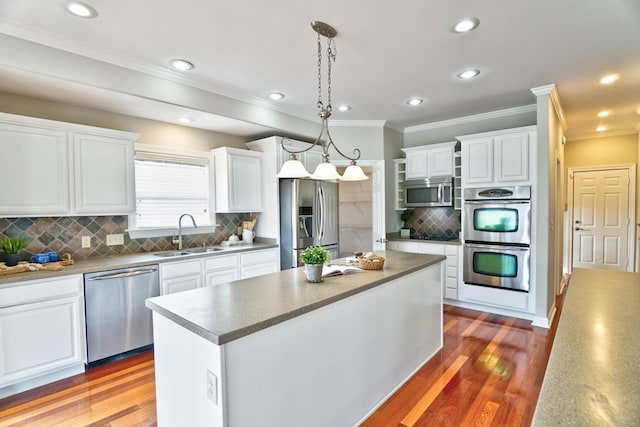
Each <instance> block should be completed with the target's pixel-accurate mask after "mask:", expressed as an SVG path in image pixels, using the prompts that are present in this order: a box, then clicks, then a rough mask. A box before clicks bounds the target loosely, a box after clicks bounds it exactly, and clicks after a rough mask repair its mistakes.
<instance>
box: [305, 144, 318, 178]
mask: <svg viewBox="0 0 640 427" xmlns="http://www.w3.org/2000/svg"><path fill="white" fill-rule="evenodd" d="M302 163H303V164H304V167H305V169H307V172H309V173H311V174H312V173H313V172H314V171H315V170H316V167H318V165H319V164H320V163H322V151H319V150H316V149H315V148H312V149H311V150H309V151H307V152H306V153H304V154H303V159H302Z"/></svg>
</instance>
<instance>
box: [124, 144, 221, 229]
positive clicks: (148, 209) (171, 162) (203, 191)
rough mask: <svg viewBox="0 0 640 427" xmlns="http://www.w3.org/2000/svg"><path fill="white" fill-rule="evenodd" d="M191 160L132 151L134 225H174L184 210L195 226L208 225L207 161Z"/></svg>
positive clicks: (139, 227) (146, 226) (141, 226)
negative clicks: (134, 180)
mask: <svg viewBox="0 0 640 427" xmlns="http://www.w3.org/2000/svg"><path fill="white" fill-rule="evenodd" d="M154 154H155V153H154ZM194 159H195V160H196V161H191V159H190V158H176V157H171V156H162V155H160V156H158V157H157V158H151V157H150V156H148V155H144V154H142V153H138V152H136V160H135V168H136V221H135V228H138V229H141V228H166V227H176V226H177V224H178V222H177V221H178V218H179V217H180V215H182V214H184V213H188V214H191V215H193V217H194V218H195V220H196V223H197V224H198V226H202V225H211V216H210V212H209V170H208V166H207V162H206V159H198V158H194ZM187 224H188V225H189V226H191V221H189V222H187V223H185V225H187Z"/></svg>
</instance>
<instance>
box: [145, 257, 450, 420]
mask: <svg viewBox="0 0 640 427" xmlns="http://www.w3.org/2000/svg"><path fill="white" fill-rule="evenodd" d="M381 255H382V256H384V257H385V258H386V263H385V267H384V269H383V270H380V271H365V272H362V273H356V274H349V275H344V276H334V277H328V278H325V281H324V282H323V283H320V284H313V283H308V282H306V280H305V276H304V271H303V269H302V268H298V269H292V270H286V271H282V272H279V273H273V274H268V275H265V276H260V277H258V278H253V279H246V280H240V281H236V282H231V283H227V284H222V285H218V286H213V287H208V288H201V289H196V290H193V291H187V292H182V293H177V294H172V295H166V296H162V297H157V298H151V299H149V300H147V306H148V307H149V308H151V309H152V310H153V322H154V340H155V363H156V365H155V369H156V401H157V408H158V425H159V426H160V427H162V426H172V425H190V426H233V427H242V426H256V425H260V426H264V427H268V426H278V427H280V426H285V425H295V426H350V425H356V424H358V423H359V422H360V421H362V420H364V419H365V418H366V417H367V416H368V415H369V414H370V413H371V412H372V411H373V410H374V409H375V408H376V407H377V406H379V405H380V404H382V403H383V402H384V401H385V399H386V398H387V397H388V396H389V395H391V394H392V393H393V392H394V391H395V390H396V389H397V388H398V387H399V386H400V385H402V383H403V382H404V381H405V380H407V379H408V378H409V377H410V376H411V375H412V374H413V373H414V372H415V371H416V370H417V369H418V368H420V366H422V365H423V364H424V363H425V362H427V361H428V360H429V359H430V358H431V357H432V356H433V355H434V354H435V353H436V352H437V351H438V350H439V349H440V348H441V347H442V286H443V284H442V278H443V266H442V261H444V260H445V257H444V256H440V255H421V254H407V253H398V252H392V251H387V252H384V253H381Z"/></svg>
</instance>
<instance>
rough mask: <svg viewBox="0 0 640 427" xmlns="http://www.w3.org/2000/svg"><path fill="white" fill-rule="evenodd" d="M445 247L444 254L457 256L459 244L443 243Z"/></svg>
mask: <svg viewBox="0 0 640 427" xmlns="http://www.w3.org/2000/svg"><path fill="white" fill-rule="evenodd" d="M443 246H444V247H445V253H446V255H447V256H448V257H449V256H454V257H455V256H458V248H459V247H460V246H457V245H456V246H454V245H443Z"/></svg>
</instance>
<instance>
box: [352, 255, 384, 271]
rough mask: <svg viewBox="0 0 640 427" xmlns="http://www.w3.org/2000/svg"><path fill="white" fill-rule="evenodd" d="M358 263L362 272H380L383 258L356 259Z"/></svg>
mask: <svg viewBox="0 0 640 427" xmlns="http://www.w3.org/2000/svg"><path fill="white" fill-rule="evenodd" d="M358 261H359V262H360V268H362V269H363V270H382V267H384V258H383V257H381V256H376V257H374V258H364V257H358Z"/></svg>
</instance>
